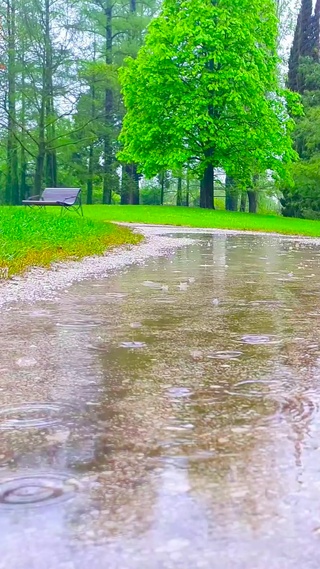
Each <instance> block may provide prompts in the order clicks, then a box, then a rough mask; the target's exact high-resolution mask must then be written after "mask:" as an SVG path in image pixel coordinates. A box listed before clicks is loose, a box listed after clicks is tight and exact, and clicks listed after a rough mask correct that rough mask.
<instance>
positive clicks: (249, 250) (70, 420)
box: [0, 235, 320, 569]
mask: <svg viewBox="0 0 320 569" xmlns="http://www.w3.org/2000/svg"><path fill="white" fill-rule="evenodd" d="M319 260H320V250H319V249H318V248H317V247H316V246H314V245H311V244H308V243H306V242H305V243H299V242H293V241H289V240H281V239H278V238H275V237H258V236H257V237H252V236H244V235H243V236H226V235H224V236H223V235H222V236H218V235H216V236H214V237H213V238H212V237H209V236H205V235H202V236H200V240H199V241H197V242H195V243H194V244H193V245H190V246H189V247H186V248H185V249H182V250H179V251H178V252H177V253H175V255H174V256H172V257H170V258H162V259H156V260H151V261H149V262H148V263H147V264H146V265H145V266H144V267H132V268H130V269H128V270H127V271H126V272H124V271H123V272H122V273H118V274H117V275H114V276H113V277H110V278H109V279H106V280H95V281H90V282H89V281H88V282H82V283H80V284H77V285H74V286H72V287H70V288H68V289H67V290H66V291H64V292H61V293H59V294H58V297H57V298H56V299H55V300H54V301H53V302H50V303H48V302H46V303H37V304H34V305H30V306H26V305H23V306H18V305H13V306H12V307H11V308H10V309H9V310H8V309H7V310H2V312H1V316H0V322H1V329H0V334H1V358H0V372H1V373H0V553H1V555H0V568H1V569H42V568H45V569H73V568H74V569H82V568H83V569H88V567H90V569H103V568H108V569H109V568H110V569H158V568H159V569H160V568H163V569H169V568H175V569H176V568H181V569H196V568H204V569H218V568H219V569H221V568H223V569H229V568H230V569H231V568H233V569H234V568H236V569H279V568H280V567H281V568H282V567H283V568H285V569H293V568H294V569H300V568H301V567H304V568H306V569H313V568H317V569H318V567H319V563H320V415H319V411H320V367H319V362H320V360H319V357H320V327H319V319H320V284H319V283H320V265H319Z"/></svg>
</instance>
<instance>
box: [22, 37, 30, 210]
mask: <svg viewBox="0 0 320 569" xmlns="http://www.w3.org/2000/svg"><path fill="white" fill-rule="evenodd" d="M21 67H22V69H21V119H20V122H21V130H20V139H21V146H20V199H21V200H24V199H25V198H26V197H28V195H27V194H28V188H27V170H28V164H27V156H26V150H25V147H26V137H25V128H26V96H25V87H26V84H25V61H24V46H23V42H22V61H21Z"/></svg>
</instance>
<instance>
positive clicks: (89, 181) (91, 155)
mask: <svg viewBox="0 0 320 569" xmlns="http://www.w3.org/2000/svg"><path fill="white" fill-rule="evenodd" d="M96 57H97V43H96V38H95V36H94V41H93V61H94V62H96ZM90 97H91V109H90V114H91V120H92V121H94V119H95V115H96V109H95V99H96V86H95V77H94V75H93V76H92V82H91V85H90ZM93 174H94V144H93V143H91V144H90V146H89V158H88V179H87V204H88V205H91V204H92V202H93Z"/></svg>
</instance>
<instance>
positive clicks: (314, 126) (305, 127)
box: [281, 57, 320, 219]
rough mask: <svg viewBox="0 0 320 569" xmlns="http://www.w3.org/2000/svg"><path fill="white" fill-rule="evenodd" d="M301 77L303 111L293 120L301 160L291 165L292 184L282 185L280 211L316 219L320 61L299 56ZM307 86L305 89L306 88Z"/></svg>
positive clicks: (319, 168) (319, 206)
mask: <svg viewBox="0 0 320 569" xmlns="http://www.w3.org/2000/svg"><path fill="white" fill-rule="evenodd" d="M299 76H300V77H302V79H303V84H304V86H305V90H304V93H303V97H302V100H303V103H304V115H303V116H302V117H300V118H299V119H298V120H297V122H296V128H295V130H294V132H293V139H294V145H295V148H296V150H297V151H298V153H299V155H300V158H301V160H300V162H297V163H296V164H294V165H292V167H291V171H292V180H293V183H292V184H285V185H284V186H283V185H282V187H281V189H282V192H283V197H282V199H281V204H282V213H283V215H285V216H296V217H307V218H310V219H318V218H319V216H320V198H319V188H320V63H318V62H315V61H314V60H313V59H312V58H310V57H309V58H303V59H301V60H300V67H299ZM307 89H308V90H307Z"/></svg>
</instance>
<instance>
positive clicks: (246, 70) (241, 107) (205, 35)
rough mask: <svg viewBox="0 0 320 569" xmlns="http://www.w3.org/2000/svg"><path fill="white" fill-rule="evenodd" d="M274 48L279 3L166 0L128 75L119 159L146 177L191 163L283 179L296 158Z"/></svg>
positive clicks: (201, 167)
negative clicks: (133, 164)
mask: <svg viewBox="0 0 320 569" xmlns="http://www.w3.org/2000/svg"><path fill="white" fill-rule="evenodd" d="M276 42H277V19H276V15H275V5H274V1H273V0H250V1H249V0H241V1H240V0H217V2H215V3H214V4H213V3H212V2H211V0H183V1H179V0H165V1H164V4H163V9H162V12H161V14H160V15H159V16H158V18H156V19H155V20H154V21H153V23H152V24H151V26H150V28H149V33H148V34H147V37H146V42H145V46H144V47H143V48H142V49H141V50H140V52H139V54H138V58H137V60H136V61H132V60H128V61H127V66H126V67H125V68H124V69H122V71H121V82H122V86H123V95H124V101H125V105H126V108H127V114H126V117H125V120H124V124H123V130H122V134H121V142H122V144H123V150H122V152H121V154H120V158H121V159H122V160H124V161H126V162H136V163H137V164H138V165H139V168H140V170H141V171H142V172H143V173H144V174H145V175H146V176H153V175H155V174H156V173H158V172H159V171H160V170H162V169H172V170H179V169H180V168H181V167H182V166H184V165H188V166H189V167H190V168H192V169H193V170H195V171H196V172H198V174H199V175H201V174H202V172H203V171H204V169H205V167H206V166H207V165H208V164H209V163H211V164H213V166H215V167H217V166H221V167H223V168H225V170H226V171H227V172H228V173H230V174H233V173H234V172H235V171H236V174H237V178H239V177H240V178H241V179H243V181H244V182H246V181H248V180H249V179H250V177H251V176H252V174H254V173H257V172H260V171H263V170H265V169H267V168H271V169H273V170H276V171H278V173H279V174H280V175H283V173H284V164H285V163H286V162H287V161H289V160H291V159H292V158H293V157H294V153H293V151H292V149H291V140H290V135H289V131H290V128H291V126H290V124H291V119H290V117H289V114H288V112H287V110H286V103H285V98H284V97H283V93H282V92H280V90H279V88H278V74H277V65H278V59H277V56H276ZM292 104H293V102H292ZM209 150H210V152H208V151H209Z"/></svg>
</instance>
